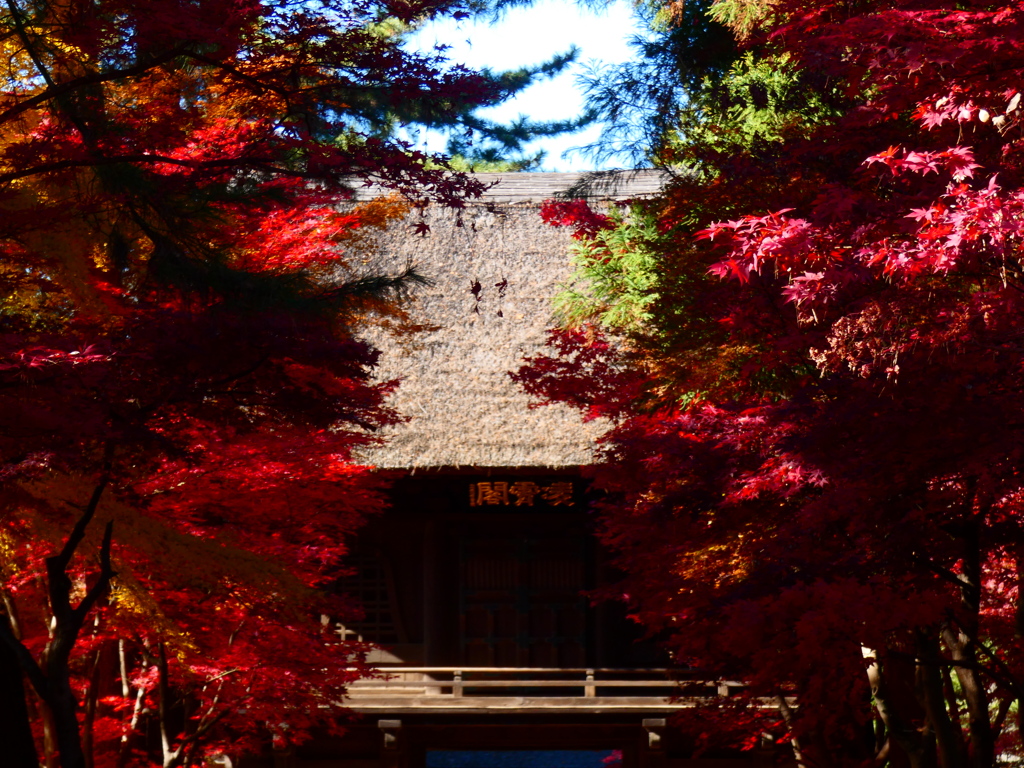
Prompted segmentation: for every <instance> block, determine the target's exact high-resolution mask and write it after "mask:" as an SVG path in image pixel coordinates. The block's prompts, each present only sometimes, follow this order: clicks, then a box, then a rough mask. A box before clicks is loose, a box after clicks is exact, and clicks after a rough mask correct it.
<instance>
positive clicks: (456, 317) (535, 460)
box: [361, 174, 661, 468]
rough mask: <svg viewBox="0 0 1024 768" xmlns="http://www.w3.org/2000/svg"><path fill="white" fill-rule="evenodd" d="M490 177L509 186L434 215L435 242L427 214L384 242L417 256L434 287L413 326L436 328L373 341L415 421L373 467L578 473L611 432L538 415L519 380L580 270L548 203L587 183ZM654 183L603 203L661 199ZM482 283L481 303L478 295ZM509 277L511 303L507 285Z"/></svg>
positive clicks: (423, 294)
mask: <svg viewBox="0 0 1024 768" xmlns="http://www.w3.org/2000/svg"><path fill="white" fill-rule="evenodd" d="M481 176H500V177H501V179H500V183H499V184H497V185H496V186H495V187H494V188H492V189H491V190H489V192H488V193H487V196H486V197H485V199H483V200H481V201H480V202H479V203H477V204H471V205H470V206H468V207H467V208H466V209H464V210H463V211H461V212H459V213H455V212H453V211H451V210H446V209H440V208H436V209H428V210H427V211H426V212H425V214H424V215H425V217H426V218H425V221H426V223H427V224H429V226H430V233H429V234H427V235H426V236H424V237H420V236H417V235H415V234H414V232H413V228H412V227H413V224H414V223H415V222H417V221H419V214H418V213H413V214H411V215H410V217H409V220H408V222H407V224H406V226H404V227H402V226H400V227H392V228H391V229H390V230H389V231H388V232H386V233H385V234H384V235H383V236H382V237H381V238H380V242H379V245H380V247H381V253H382V258H383V260H384V262H385V264H390V265H391V266H392V268H394V267H401V266H404V265H405V264H406V263H407V262H408V261H410V260H411V261H412V262H413V263H414V264H415V265H416V266H417V268H418V270H419V271H420V272H422V273H424V274H426V275H427V276H428V277H430V278H431V279H432V280H433V281H434V285H433V286H431V287H429V288H420V289H417V290H416V296H415V299H414V301H413V304H412V306H411V314H412V319H413V321H414V322H416V323H422V324H425V325H428V326H431V327H432V329H431V330H428V331H425V332H421V333H419V334H417V335H416V336H415V337H413V338H411V339H409V338H405V339H396V338H394V337H392V336H390V335H388V334H387V333H385V332H383V331H380V330H370V331H368V332H367V333H366V334H364V335H365V336H367V338H368V340H369V341H370V342H371V343H373V344H374V345H375V346H377V347H378V348H380V349H381V350H382V355H381V364H380V368H379V371H378V376H379V378H380V379H382V380H389V379H396V378H397V379H400V380H401V386H400V387H399V390H398V392H397V393H396V395H395V396H394V398H393V400H392V404H393V405H394V407H396V408H397V409H398V410H399V411H400V412H401V413H402V414H404V415H405V416H407V417H409V418H410V421H409V422H408V423H406V424H402V425H399V426H397V427H395V428H392V429H391V430H389V431H388V433H387V435H386V437H387V438H388V440H387V443H386V445H384V446H383V447H380V448H375V449H372V450H368V451H366V452H365V454H364V455H363V456H362V457H361V458H362V459H363V460H364V461H366V462H368V463H372V464H376V465H378V466H381V467H389V468H426V467H524V468H526V467H568V466H578V465H581V464H586V463H588V462H589V461H590V460H591V458H592V455H593V446H594V441H595V439H596V438H597V437H598V436H599V435H600V434H601V433H602V432H603V431H604V430H605V429H607V424H601V423H597V422H592V423H589V424H582V423H581V421H580V417H579V415H578V414H577V413H576V412H575V411H571V410H570V409H568V408H563V407H557V406H548V407H543V408H536V409H530V408H529V404H530V398H529V397H528V396H527V395H526V394H524V393H523V392H521V391H520V390H519V389H518V387H517V386H516V385H515V384H514V383H513V382H512V381H511V380H510V379H509V376H508V372H509V371H512V370H515V369H516V368H518V367H519V366H520V365H521V364H522V363H521V361H522V359H523V357H526V356H530V355H536V354H539V353H541V352H543V350H544V342H545V340H546V337H547V329H548V328H550V327H551V326H552V325H553V318H552V315H551V306H550V302H551V298H552V297H553V296H554V294H555V293H556V292H557V291H558V286H559V283H560V282H564V281H565V280H566V279H567V278H568V276H569V272H570V268H569V264H568V256H567V248H568V245H569V242H570V238H569V233H568V232H567V231H566V230H565V229H561V228H554V227H549V226H547V225H545V224H544V223H543V222H542V221H541V220H540V216H539V215H538V204H539V202H540V201H542V200H544V199H547V198H551V197H554V196H555V194H557V193H559V192H563V191H564V190H565V189H567V188H568V187H570V186H571V185H572V184H574V183H578V182H579V181H580V180H581V174H481ZM652 178H654V175H653V174H644V175H641V176H639V177H634V181H635V183H630V181H629V179H628V178H627V179H625V180H623V179H621V178H620V179H618V180H617V183H618V184H619V186H618V189H617V190H616V191H615V192H614V194H613V195H609V194H608V193H605V194H603V195H601V196H603V197H604V196H607V197H612V196H614V197H619V198H622V197H637V196H639V194H650V193H651V191H653V189H656V188H657V186H654V187H653V189H652V186H651V184H652ZM637 179H639V180H637ZM656 183H657V185H659V186H660V183H661V180H660V179H657V181H656ZM503 187H504V189H503ZM508 200H515V202H514V203H509V202H507V201H508ZM459 220H461V223H462V226H457V222H458V221H459ZM476 281H479V283H480V284H481V286H482V291H481V292H480V298H481V300H480V301H479V302H477V301H476V300H475V299H474V297H473V294H472V293H471V290H470V288H471V286H472V284H473V283H474V282H476ZM503 281H507V287H506V288H505V290H504V296H501V295H500V293H501V291H500V290H499V288H498V287H497V285H496V284H498V283H502V282H503ZM474 309H476V310H478V311H474Z"/></svg>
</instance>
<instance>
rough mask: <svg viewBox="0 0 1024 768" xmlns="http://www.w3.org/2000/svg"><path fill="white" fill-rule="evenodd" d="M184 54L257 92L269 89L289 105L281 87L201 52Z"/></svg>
mask: <svg viewBox="0 0 1024 768" xmlns="http://www.w3.org/2000/svg"><path fill="white" fill-rule="evenodd" d="M185 55H186V56H188V58H190V59H193V60H195V61H198V62H201V63H203V64H206V65H207V66H210V67H215V68H217V69H220V70H223V71H224V72H227V73H228V74H231V75H234V76H235V77H237V78H238V79H239V80H242V81H243V82H246V83H248V84H249V85H251V86H253V87H254V88H256V91H257V93H262V92H263V91H270V92H271V93H274V94H277V95H278V96H280V97H281V100H282V101H283V102H284V104H285V106H286V107H290V106H291V105H290V103H289V100H288V92H287V91H286V90H284V89H283V88H280V87H277V86H273V85H269V84H267V83H264V82H263V81H262V80H260V79H259V78H256V77H253V76H252V75H247V74H246V73H245V72H242V71H240V70H239V69H238V68H237V67H233V66H231V65H230V64H228V63H227V62H225V61H217V60H216V59H211V58H209V57H208V56H203V55H202V54H201V53H197V52H196V51H188V52H187V53H186V54H185Z"/></svg>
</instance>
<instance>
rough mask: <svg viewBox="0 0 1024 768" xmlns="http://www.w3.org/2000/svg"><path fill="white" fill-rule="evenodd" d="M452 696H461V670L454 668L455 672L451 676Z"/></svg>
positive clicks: (458, 697)
mask: <svg viewBox="0 0 1024 768" xmlns="http://www.w3.org/2000/svg"><path fill="white" fill-rule="evenodd" d="M452 696H454V697H455V698H457V699H461V698H462V670H461V669H457V670H455V674H454V675H453V676H452Z"/></svg>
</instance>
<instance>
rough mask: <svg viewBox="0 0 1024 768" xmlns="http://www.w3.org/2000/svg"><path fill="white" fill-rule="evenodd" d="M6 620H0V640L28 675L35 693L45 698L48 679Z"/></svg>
mask: <svg viewBox="0 0 1024 768" xmlns="http://www.w3.org/2000/svg"><path fill="white" fill-rule="evenodd" d="M6 618H8V621H0V641H2V642H3V643H4V644H5V645H7V647H8V648H10V649H11V651H13V652H14V655H15V656H16V657H17V659H18V664H19V666H21V668H22V670H24V672H25V674H26V675H27V676H28V679H29V682H31V683H32V687H33V688H35V690H36V693H38V694H39V696H40V697H41V698H45V696H46V692H47V690H48V687H49V686H48V681H47V678H46V674H45V673H44V672H43V670H42V668H41V667H40V666H39V663H38V662H37V661H36V659H35V657H34V656H33V655H32V653H31V651H29V649H28V648H26V647H25V645H24V644H23V643H22V642H21V640H19V639H18V638H17V636H15V634H14V632H13V631H12V630H11V625H10V619H9V617H6Z"/></svg>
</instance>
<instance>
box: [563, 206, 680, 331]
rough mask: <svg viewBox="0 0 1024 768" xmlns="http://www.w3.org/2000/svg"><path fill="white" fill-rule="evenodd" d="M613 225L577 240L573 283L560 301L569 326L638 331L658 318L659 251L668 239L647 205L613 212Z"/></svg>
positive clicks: (564, 291) (564, 290) (574, 252)
mask: <svg viewBox="0 0 1024 768" xmlns="http://www.w3.org/2000/svg"><path fill="white" fill-rule="evenodd" d="M609 219H610V223H611V225H612V226H611V227H610V228H608V229H602V230H599V231H598V232H596V233H595V235H594V237H593V238H581V239H578V240H575V241H574V242H573V245H572V248H571V252H572V264H573V266H574V267H575V272H574V273H573V276H572V282H571V283H570V284H569V285H568V286H565V287H564V288H563V290H562V291H561V292H560V293H559V294H558V296H556V298H555V311H556V312H557V314H558V316H559V319H560V321H561V322H562V324H563V325H565V326H567V327H569V328H577V327H579V326H581V325H583V324H587V323H590V324H597V325H599V326H601V327H602V328H604V329H605V330H608V331H610V332H612V333H634V332H637V331H639V330H641V329H642V328H644V327H645V326H646V325H648V323H649V322H650V320H651V318H652V314H651V307H652V305H653V304H654V302H656V301H657V299H658V293H657V290H656V286H657V283H658V279H659V277H658V259H657V256H656V247H657V244H658V243H659V241H660V240H662V239H663V236H662V235H661V234H660V233H659V232H658V229H657V222H656V220H655V217H654V216H653V215H652V214H651V213H649V212H648V211H646V210H644V208H643V207H642V206H639V205H634V206H632V207H630V208H629V209H628V210H627V211H626V212H623V211H621V210H614V211H612V213H611V215H610V216H609Z"/></svg>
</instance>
